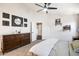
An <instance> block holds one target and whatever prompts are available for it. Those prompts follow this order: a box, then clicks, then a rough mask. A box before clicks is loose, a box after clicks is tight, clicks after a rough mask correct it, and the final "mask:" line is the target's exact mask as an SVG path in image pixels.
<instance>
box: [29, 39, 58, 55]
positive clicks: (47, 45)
mask: <svg viewBox="0 0 79 59" xmlns="http://www.w3.org/2000/svg"><path fill="white" fill-rule="evenodd" d="M58 40H59V39H47V40H44V41H42V42H40V43H38V44H36V45H34V46H33V47H32V48H31V49H30V50H29V52H32V53H34V54H36V55H38V56H48V55H49V53H50V51H51V49H52V48H53V47H54V45H55V44H56V42H57V41H58Z"/></svg>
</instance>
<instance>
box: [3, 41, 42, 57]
mask: <svg viewBox="0 0 79 59" xmlns="http://www.w3.org/2000/svg"><path fill="white" fill-rule="evenodd" d="M41 41H42V40H36V41H34V42H32V43H31V44H29V45H26V46H23V47H20V48H17V49H15V50H12V51H10V52H8V53H5V54H4V56H27V52H28V50H29V49H30V48H31V47H32V46H33V45H35V44H37V43H39V42H41Z"/></svg>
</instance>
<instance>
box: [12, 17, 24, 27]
mask: <svg viewBox="0 0 79 59" xmlns="http://www.w3.org/2000/svg"><path fill="white" fill-rule="evenodd" d="M12 26H16V27H22V26H23V18H22V17H19V16H15V15H12Z"/></svg>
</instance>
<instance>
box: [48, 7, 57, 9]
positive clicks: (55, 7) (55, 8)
mask: <svg viewBox="0 0 79 59" xmlns="http://www.w3.org/2000/svg"><path fill="white" fill-rule="evenodd" d="M47 9H57V8H56V7H48V8H47Z"/></svg>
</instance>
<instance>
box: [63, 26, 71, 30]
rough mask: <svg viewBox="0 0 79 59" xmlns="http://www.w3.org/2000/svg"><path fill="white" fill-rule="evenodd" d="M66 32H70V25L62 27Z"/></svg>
mask: <svg viewBox="0 0 79 59" xmlns="http://www.w3.org/2000/svg"><path fill="white" fill-rule="evenodd" d="M66 30H71V25H65V26H63V31H66Z"/></svg>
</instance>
